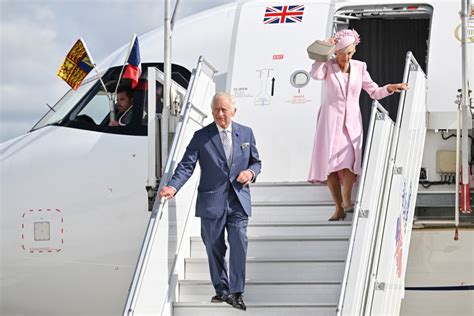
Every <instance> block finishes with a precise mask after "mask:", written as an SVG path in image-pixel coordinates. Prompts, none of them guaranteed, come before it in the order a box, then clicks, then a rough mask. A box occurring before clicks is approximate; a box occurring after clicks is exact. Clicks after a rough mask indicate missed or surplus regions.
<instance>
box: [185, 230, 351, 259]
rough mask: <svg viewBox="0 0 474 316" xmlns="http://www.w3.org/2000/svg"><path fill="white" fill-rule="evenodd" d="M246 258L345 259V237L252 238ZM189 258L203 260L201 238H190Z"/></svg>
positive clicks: (346, 242) (204, 253) (346, 239)
mask: <svg viewBox="0 0 474 316" xmlns="http://www.w3.org/2000/svg"><path fill="white" fill-rule="evenodd" d="M248 240H249V245H248V250H247V258H260V259H292V258H302V259H331V260H334V259H345V257H346V253H347V247H348V246H349V238H347V237H252V236H250V237H249V238H248ZM191 257H192V258H205V257H206V251H205V248H204V244H203V242H202V240H201V237H191Z"/></svg>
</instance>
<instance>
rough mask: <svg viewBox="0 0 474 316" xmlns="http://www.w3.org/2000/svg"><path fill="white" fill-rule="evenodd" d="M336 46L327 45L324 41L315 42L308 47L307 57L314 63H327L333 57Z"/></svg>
mask: <svg viewBox="0 0 474 316" xmlns="http://www.w3.org/2000/svg"><path fill="white" fill-rule="evenodd" d="M335 49H336V45H332V44H329V43H328V42H326V41H320V40H316V41H315V42H314V43H312V44H311V45H309V46H308V48H307V49H306V50H307V51H308V56H309V58H311V59H314V60H316V61H328V60H329V59H331V57H332V55H334V51H335Z"/></svg>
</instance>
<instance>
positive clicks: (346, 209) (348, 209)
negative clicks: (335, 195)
mask: <svg viewBox="0 0 474 316" xmlns="http://www.w3.org/2000/svg"><path fill="white" fill-rule="evenodd" d="M342 208H343V209H344V213H354V206H350V207H345V206H344V204H342Z"/></svg>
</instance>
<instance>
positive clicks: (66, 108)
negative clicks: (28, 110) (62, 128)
mask: <svg viewBox="0 0 474 316" xmlns="http://www.w3.org/2000/svg"><path fill="white" fill-rule="evenodd" d="M97 81H98V80H97V78H96V79H94V80H90V81H88V82H86V83H85V84H83V85H81V86H80V87H79V88H78V89H77V90H76V91H75V90H72V89H71V90H69V91H68V92H67V93H66V94H65V95H64V96H63V97H62V98H61V99H60V100H59V101H58V102H57V103H56V104H55V105H54V106H53V108H52V109H50V110H49V111H48V112H47V113H46V114H45V115H44V116H43V117H42V118H41V120H40V121H39V122H38V123H36V125H35V126H33V128H32V129H31V130H32V131H33V130H36V129H39V128H41V127H44V126H46V125H59V124H60V122H61V121H62V120H63V118H64V117H65V116H66V114H67V113H69V112H70V111H71V109H72V108H73V107H74V106H75V105H76V104H77V102H78V101H79V100H80V99H82V97H83V96H84V95H85V94H86V92H87V91H89V89H90V88H91V87H92V86H94V84H95V83H96V82H97Z"/></svg>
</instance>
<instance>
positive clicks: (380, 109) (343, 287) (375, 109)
mask: <svg viewBox="0 0 474 316" xmlns="http://www.w3.org/2000/svg"><path fill="white" fill-rule="evenodd" d="M377 113H383V114H385V115H387V116H388V111H387V110H386V109H385V108H384V107H383V106H382V105H381V104H380V103H378V102H377V101H374V102H373V103H372V110H371V114H370V121H369V128H368V134H367V138H366V139H372V134H373V131H374V127H375V120H376V115H377ZM368 158H369V150H368V149H367V148H366V150H365V151H364V158H363V160H362V161H363V164H362V174H361V176H360V181H359V187H360V188H362V187H363V186H364V183H365V178H366V175H367V164H368V160H369V159H368ZM362 191H363V190H358V192H357V200H356V201H360V200H361V198H362ZM359 213H360V205H359V204H357V205H355V207H354V214H353V218H352V231H351V237H350V239H349V249H348V251H347V258H346V264H345V267H344V276H343V279H342V283H341V292H340V294H339V301H338V304H337V309H336V315H337V316H340V315H341V312H342V305H343V302H344V297H345V294H346V289H347V280H348V277H349V270H350V262H351V260H352V253H353V251H354V242H355V235H356V232H357V223H358V221H359Z"/></svg>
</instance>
